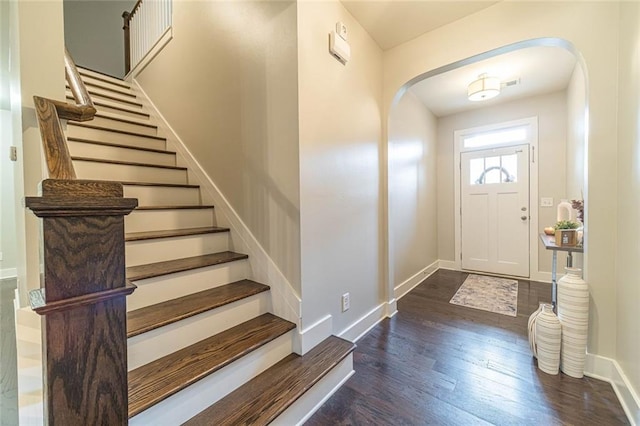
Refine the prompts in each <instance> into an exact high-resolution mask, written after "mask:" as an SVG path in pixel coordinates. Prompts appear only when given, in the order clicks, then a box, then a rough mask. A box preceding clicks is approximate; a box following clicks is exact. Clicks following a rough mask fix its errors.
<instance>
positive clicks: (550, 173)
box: [437, 91, 567, 273]
mask: <svg viewBox="0 0 640 426" xmlns="http://www.w3.org/2000/svg"><path fill="white" fill-rule="evenodd" d="M566 116H567V114H566V92H565V91H562V92H556V93H551V94H546V95H539V96H533V97H529V98H525V99H519V100H515V101H511V102H506V103H503V104H498V105H495V106H489V107H485V108H480V109H475V110H471V111H466V112H462V113H458V114H452V115H449V116H446V117H441V118H440V119H438V191H437V193H438V254H439V256H440V259H441V260H450V261H453V260H454V252H455V237H454V233H455V226H454V217H455V214H454V203H455V200H454V187H453V179H454V167H453V164H454V161H453V154H454V146H455V141H454V132H455V131H456V130H463V129H469V128H472V127H478V126H484V125H488V124H498V123H501V122H505V121H512V120H518V119H523V118H528V117H538V151H539V152H537V153H536V154H535V155H536V157H537V158H538V161H539V164H538V169H539V172H538V174H539V177H538V193H539V196H540V197H552V198H553V200H554V203H555V204H557V203H558V202H559V201H560V199H561V198H566V190H565V163H566V160H565V158H566V135H567V130H566V122H567V120H566ZM537 204H538V205H539V203H537ZM535 207H536V206H535V205H532V206H531V208H532V209H533V208H535ZM537 208H538V226H539V228H540V229H539V230H538V231H539V232H542V230H543V229H544V227H545V226H553V225H554V224H555V222H556V209H555V208H550V207H537ZM531 238H534V239H536V241H537V240H538V235H537V234H536V235H531ZM558 259H559V260H558V265H560V267H561V266H562V265H564V257H563V255H562V254H561V256H559V258H558ZM538 263H539V265H538V270H539V271H543V272H550V271H551V252H549V251H547V250H545V249H544V247H542V244H538ZM531 272H532V273H533V272H535V271H531Z"/></svg>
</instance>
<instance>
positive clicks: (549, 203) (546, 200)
mask: <svg viewBox="0 0 640 426" xmlns="http://www.w3.org/2000/svg"><path fill="white" fill-rule="evenodd" d="M540 207H553V198H550V197H542V198H540Z"/></svg>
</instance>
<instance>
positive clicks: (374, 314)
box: [338, 302, 395, 342]
mask: <svg viewBox="0 0 640 426" xmlns="http://www.w3.org/2000/svg"><path fill="white" fill-rule="evenodd" d="M388 306H389V303H387V302H385V303H381V304H380V305H378V306H376V307H375V308H373V309H372V310H370V311H369V312H368V313H366V314H365V315H363V316H362V317H361V318H360V319H359V320H357V321H355V322H354V323H353V324H351V325H350V326H349V327H347V328H345V329H344V330H342V331H341V332H340V333H339V334H338V337H342V338H343V339H345V340H348V341H350V342H357V341H358V340H360V338H361V337H363V336H364V335H365V334H367V333H368V332H369V330H371V329H372V328H373V327H375V326H376V325H378V323H379V322H380V321H382V320H383V319H385V318H387V317H389V315H388V314H387V311H388V309H387V308H388ZM393 314H395V311H394V312H393ZM393 314H392V315H393Z"/></svg>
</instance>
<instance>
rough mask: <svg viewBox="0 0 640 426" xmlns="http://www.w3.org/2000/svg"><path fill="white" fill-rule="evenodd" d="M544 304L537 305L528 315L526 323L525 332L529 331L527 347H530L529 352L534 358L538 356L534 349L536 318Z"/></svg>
mask: <svg viewBox="0 0 640 426" xmlns="http://www.w3.org/2000/svg"><path fill="white" fill-rule="evenodd" d="M543 305H544V304H543V303H541V304H540V306H538V309H536V310H535V311H534V312H533V313H532V314H531V316H530V317H529V322H528V323H527V332H528V333H529V349H531V354H533V357H534V358H538V351H537V350H536V320H537V319H538V315H540V312H542V306H543Z"/></svg>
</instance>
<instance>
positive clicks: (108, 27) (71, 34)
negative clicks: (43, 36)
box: [64, 0, 136, 77]
mask: <svg viewBox="0 0 640 426" xmlns="http://www.w3.org/2000/svg"><path fill="white" fill-rule="evenodd" d="M135 4H136V1H135V0H109V1H104V0H90V1H88V0H84V1H78V0H64V38H65V44H66V46H67V49H69V53H71V56H73V59H74V61H75V62H76V63H77V64H78V65H83V66H85V67H88V68H91V69H93V70H96V71H100V72H103V73H106V74H109V75H113V76H116V77H123V76H124V32H123V30H122V25H123V21H122V12H124V11H125V10H128V11H131V10H132V9H133V6H134V5H135Z"/></svg>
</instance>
